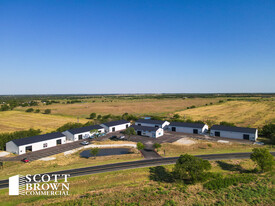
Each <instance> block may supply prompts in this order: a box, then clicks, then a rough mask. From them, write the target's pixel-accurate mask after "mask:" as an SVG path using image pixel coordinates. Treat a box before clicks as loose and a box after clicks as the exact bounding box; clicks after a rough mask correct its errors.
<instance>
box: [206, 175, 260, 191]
mask: <svg viewBox="0 0 275 206" xmlns="http://www.w3.org/2000/svg"><path fill="white" fill-rule="evenodd" d="M256 179H257V177H256V176H254V175H248V174H242V175H236V176H233V177H226V178H222V177H219V178H216V179H214V180H211V181H209V182H207V183H205V184H203V187H204V188H206V189H208V190H218V189H221V188H226V187H229V186H231V185H238V184H240V183H249V182H252V181H255V180H256Z"/></svg>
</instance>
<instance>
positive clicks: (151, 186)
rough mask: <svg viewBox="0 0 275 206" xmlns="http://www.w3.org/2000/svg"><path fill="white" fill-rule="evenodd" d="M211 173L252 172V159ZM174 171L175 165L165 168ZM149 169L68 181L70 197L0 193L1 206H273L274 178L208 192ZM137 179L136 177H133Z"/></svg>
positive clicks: (219, 165)
mask: <svg viewBox="0 0 275 206" xmlns="http://www.w3.org/2000/svg"><path fill="white" fill-rule="evenodd" d="M210 163H211V165H212V169H211V172H219V173H221V174H223V175H224V176H227V175H232V174H240V173H241V172H242V170H252V169H253V168H255V164H254V163H253V162H252V161H251V160H225V161H211V162H210ZM164 167H165V168H166V169H167V170H169V171H172V168H173V166H172V165H168V166H164ZM150 174H151V173H150V168H139V169H131V170H124V171H115V172H107V173H102V174H94V175H87V176H82V177H74V178H69V183H70V195H69V196H63V197H62V196H9V195H8V189H4V190H1V191H0V197H1V200H0V203H1V205H17V204H20V205H26V204H32V205H36V206H38V205H52V206H53V205H54V206H56V205H60V206H61V205H110V206H111V205H144V206H147V205H187V206H188V205H190V206H191V205H192V206H193V205H273V203H274V196H273V195H272V194H273V192H274V189H273V184H274V183H272V177H271V176H270V175H268V174H261V175H259V174H254V175H255V176H257V180H256V181H253V182H250V183H243V184H236V185H233V186H230V187H228V188H221V189H218V190H215V191H213V190H208V189H206V188H204V187H203V185H202V184H201V183H197V184H194V185H182V184H179V183H168V182H155V181H153V180H151V179H150ZM133 177H134V178H133Z"/></svg>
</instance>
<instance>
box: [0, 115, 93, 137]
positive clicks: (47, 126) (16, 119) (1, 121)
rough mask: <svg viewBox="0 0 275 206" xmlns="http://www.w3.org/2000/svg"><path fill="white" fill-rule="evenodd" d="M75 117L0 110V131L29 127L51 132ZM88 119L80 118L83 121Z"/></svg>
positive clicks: (26, 128) (73, 120)
mask: <svg viewBox="0 0 275 206" xmlns="http://www.w3.org/2000/svg"><path fill="white" fill-rule="evenodd" d="M76 121H77V119H76V118H72V117H62V116H57V115H46V114H36V113H27V112H22V111H5V112H0V132H13V131H19V130H28V129H30V128H34V129H41V130H42V131H43V132H51V131H53V130H55V129H56V128H58V127H60V126H62V125H63V124H65V123H67V122H76ZM87 121H88V120H86V119H80V120H79V122H81V123H85V122H87Z"/></svg>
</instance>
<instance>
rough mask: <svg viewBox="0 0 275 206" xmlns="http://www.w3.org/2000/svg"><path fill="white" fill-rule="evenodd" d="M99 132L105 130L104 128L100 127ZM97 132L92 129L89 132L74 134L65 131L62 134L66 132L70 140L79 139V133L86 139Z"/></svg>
mask: <svg viewBox="0 0 275 206" xmlns="http://www.w3.org/2000/svg"><path fill="white" fill-rule="evenodd" d="M98 131H99V132H102V133H103V132H104V129H103V128H102V129H98ZM94 133H95V132H93V133H91V132H90V131H87V132H81V133H77V134H72V133H70V132H69V131H65V132H63V133H62V134H64V135H65V136H66V138H67V140H70V141H77V140H79V135H82V139H86V138H89V137H90V136H92V135H93V134H94Z"/></svg>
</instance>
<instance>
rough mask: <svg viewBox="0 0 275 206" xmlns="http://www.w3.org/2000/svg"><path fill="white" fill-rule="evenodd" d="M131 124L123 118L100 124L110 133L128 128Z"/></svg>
mask: <svg viewBox="0 0 275 206" xmlns="http://www.w3.org/2000/svg"><path fill="white" fill-rule="evenodd" d="M130 125H131V124H130V122H129V121H126V120H124V119H122V120H118V121H112V122H107V123H103V124H101V125H100V126H102V127H103V128H104V129H105V132H107V133H108V132H116V131H120V130H124V129H127V128H128V127H130Z"/></svg>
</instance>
